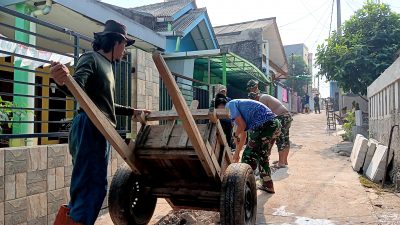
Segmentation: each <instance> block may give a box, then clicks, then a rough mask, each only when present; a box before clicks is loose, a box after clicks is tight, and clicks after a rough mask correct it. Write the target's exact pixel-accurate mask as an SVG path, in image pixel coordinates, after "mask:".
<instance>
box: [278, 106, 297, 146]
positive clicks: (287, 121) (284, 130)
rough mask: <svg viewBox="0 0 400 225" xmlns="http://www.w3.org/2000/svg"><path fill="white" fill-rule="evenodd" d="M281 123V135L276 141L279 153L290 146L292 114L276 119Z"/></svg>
mask: <svg viewBox="0 0 400 225" xmlns="http://www.w3.org/2000/svg"><path fill="white" fill-rule="evenodd" d="M276 118H277V119H278V120H279V122H281V125H282V127H281V134H280V135H279V137H278V138H277V139H276V146H277V147H278V152H280V151H283V150H284V149H285V148H286V147H288V146H290V140H289V129H290V126H291V125H292V121H293V118H292V116H291V115H290V113H287V114H283V115H279V116H277V117H276Z"/></svg>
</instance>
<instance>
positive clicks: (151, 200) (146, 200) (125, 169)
mask: <svg viewBox="0 0 400 225" xmlns="http://www.w3.org/2000/svg"><path fill="white" fill-rule="evenodd" d="M142 186H143V184H142V182H141V180H140V178H139V177H137V176H135V175H134V174H133V173H132V170H131V169H130V167H129V166H128V165H127V164H126V163H125V164H123V165H121V167H120V168H118V170H117V171H116V172H115V174H114V177H113V179H112V182H111V186H110V191H109V195H108V210H109V212H110V217H111V220H112V221H113V223H114V224H116V225H145V224H148V223H149V221H150V219H151V217H152V216H153V213H154V210H155V208H156V204H157V198H156V197H154V196H151V193H146V191H145V189H144V188H141V187H142ZM134 202H136V204H135V207H133V208H132V207H131V206H132V204H134Z"/></svg>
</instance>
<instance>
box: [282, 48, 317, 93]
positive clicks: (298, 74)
mask: <svg viewBox="0 0 400 225" xmlns="http://www.w3.org/2000/svg"><path fill="white" fill-rule="evenodd" d="M288 63H289V78H288V79H287V81H286V84H287V85H288V86H289V87H291V88H293V89H294V91H295V92H297V94H298V95H299V96H303V95H304V94H305V91H304V90H303V86H304V85H307V84H308V83H309V82H311V78H310V77H307V76H308V75H309V69H308V67H307V65H306V63H305V62H304V60H303V57H302V56H299V55H294V56H293V60H292V57H291V56H289V62H288ZM293 65H294V68H293Z"/></svg>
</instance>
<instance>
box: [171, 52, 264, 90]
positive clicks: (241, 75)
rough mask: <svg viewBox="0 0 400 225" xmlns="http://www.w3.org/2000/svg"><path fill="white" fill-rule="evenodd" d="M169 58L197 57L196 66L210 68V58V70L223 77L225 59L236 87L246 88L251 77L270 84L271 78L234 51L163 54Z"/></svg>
mask: <svg viewBox="0 0 400 225" xmlns="http://www.w3.org/2000/svg"><path fill="white" fill-rule="evenodd" d="M163 57H164V58H165V60H168V59H195V66H200V67H203V68H204V70H205V71H206V70H207V68H208V59H210V71H211V72H212V73H213V74H215V75H217V76H218V77H221V78H222V73H223V70H224V60H225V62H226V64H225V70H226V76H227V80H228V82H229V83H231V84H234V86H236V87H240V88H243V90H245V89H246V83H247V81H248V80H250V79H256V80H258V81H259V82H261V83H264V84H269V83H270V82H271V80H270V78H269V77H268V76H266V75H265V74H264V73H263V72H262V71H261V70H259V69H258V68H257V67H256V66H255V65H253V64H252V63H250V62H249V61H247V60H246V59H243V58H242V57H240V56H238V55H236V54H235V53H232V52H221V51H220V50H219V49H215V50H205V51H191V52H179V53H168V54H165V55H164V56H163Z"/></svg>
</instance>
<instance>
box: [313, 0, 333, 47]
mask: <svg viewBox="0 0 400 225" xmlns="http://www.w3.org/2000/svg"><path fill="white" fill-rule="evenodd" d="M334 2H335V0H332V9H331V16H330V18H331V23H330V24H331V25H332V15H333V6H334ZM328 9H329V8H328ZM328 19H329V17H328ZM326 22H328V21H326ZM331 25H330V27H329V34H330V33H331V32H330V30H331ZM322 32H323V29H321V31H320V33H319V34H318V36H317V40H315V42H314V44H313V46H312V48H311V49H314V47H315V45H316V44H317V42H318V37H319V36H321V34H322ZM329 37H330V35H329Z"/></svg>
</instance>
